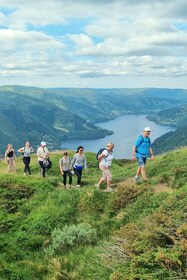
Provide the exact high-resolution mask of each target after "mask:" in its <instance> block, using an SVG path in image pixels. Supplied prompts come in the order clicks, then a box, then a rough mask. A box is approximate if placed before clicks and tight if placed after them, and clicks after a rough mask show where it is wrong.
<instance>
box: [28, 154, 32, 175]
mask: <svg viewBox="0 0 187 280" xmlns="http://www.w3.org/2000/svg"><path fill="white" fill-rule="evenodd" d="M30 162H31V158H30V157H27V170H28V173H29V175H31V169H30Z"/></svg>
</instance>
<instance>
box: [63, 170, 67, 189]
mask: <svg viewBox="0 0 187 280" xmlns="http://www.w3.org/2000/svg"><path fill="white" fill-rule="evenodd" d="M63 172H64V175H63V184H64V186H66V179H67V171H63Z"/></svg>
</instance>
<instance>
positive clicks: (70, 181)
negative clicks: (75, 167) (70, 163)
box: [67, 170, 72, 186]
mask: <svg viewBox="0 0 187 280" xmlns="http://www.w3.org/2000/svg"><path fill="white" fill-rule="evenodd" d="M67 174H68V176H69V185H70V186H71V185H72V173H71V171H70V170H68V171H67Z"/></svg>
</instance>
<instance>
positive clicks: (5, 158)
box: [4, 150, 8, 160]
mask: <svg viewBox="0 0 187 280" xmlns="http://www.w3.org/2000/svg"><path fill="white" fill-rule="evenodd" d="M7 153H8V150H6V152H5V157H4V160H7Z"/></svg>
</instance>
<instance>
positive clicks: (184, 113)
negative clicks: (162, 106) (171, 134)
mask: <svg viewBox="0 0 187 280" xmlns="http://www.w3.org/2000/svg"><path fill="white" fill-rule="evenodd" d="M148 119H149V120H151V121H154V122H156V123H157V124H160V125H169V126H174V127H177V128H180V127H183V126H186V125H187V105H183V106H179V107H175V108H171V109H166V110H163V111H161V112H159V113H158V114H156V115H154V116H149V117H148Z"/></svg>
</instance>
